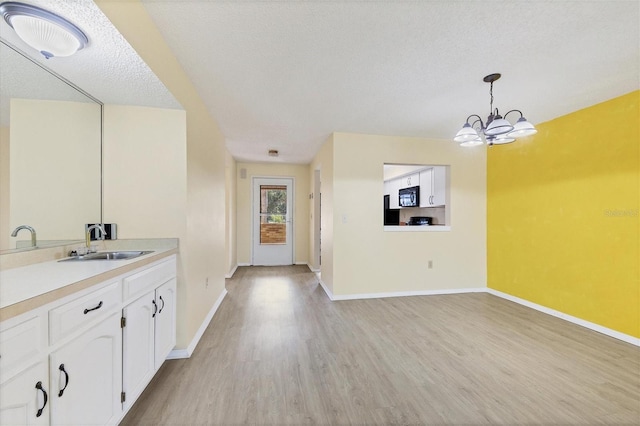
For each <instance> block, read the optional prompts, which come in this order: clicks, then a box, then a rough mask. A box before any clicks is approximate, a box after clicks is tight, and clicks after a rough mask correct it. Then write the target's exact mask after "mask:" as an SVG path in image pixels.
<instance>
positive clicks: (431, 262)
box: [427, 260, 433, 269]
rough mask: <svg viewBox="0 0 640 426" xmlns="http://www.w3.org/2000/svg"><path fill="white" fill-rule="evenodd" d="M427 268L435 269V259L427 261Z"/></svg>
mask: <svg viewBox="0 0 640 426" xmlns="http://www.w3.org/2000/svg"><path fill="white" fill-rule="evenodd" d="M427 268H429V269H433V260H430V261H428V262H427Z"/></svg>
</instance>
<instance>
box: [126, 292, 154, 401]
mask: <svg viewBox="0 0 640 426" xmlns="http://www.w3.org/2000/svg"><path fill="white" fill-rule="evenodd" d="M154 300H155V292H153V291H151V292H149V293H148V294H145V295H144V296H142V297H141V298H140V299H138V300H136V301H135V302H133V303H131V304H130V305H128V306H126V307H125V308H124V309H123V316H124V317H125V318H126V319H127V324H126V326H125V327H124V328H123V329H122V345H123V350H122V354H123V356H122V362H123V365H122V371H123V372H122V380H123V383H122V389H123V391H124V392H125V394H126V399H125V401H124V406H125V407H129V406H130V405H131V403H132V402H133V401H135V399H136V398H137V397H138V396H139V395H140V394H141V393H142V391H143V390H144V388H145V387H146V386H147V384H148V383H149V382H150V381H151V378H152V377H153V375H154V374H155V372H156V370H155V368H154V363H153V354H154V341H155V340H154V317H153V313H154V310H155V308H154V306H153V301H154Z"/></svg>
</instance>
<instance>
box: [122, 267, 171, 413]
mask: <svg viewBox="0 0 640 426" xmlns="http://www.w3.org/2000/svg"><path fill="white" fill-rule="evenodd" d="M124 282H125V294H136V295H138V294H140V290H141V289H146V290H147V293H146V294H144V295H143V296H142V297H139V298H138V299H135V301H134V302H131V303H128V304H127V302H125V307H124V309H123V311H122V312H123V318H124V320H125V326H124V328H123V342H124V350H123V392H124V395H125V400H124V406H125V409H126V408H128V407H129V406H130V405H131V404H132V403H133V402H134V401H135V399H136V398H137V397H138V396H139V395H140V394H141V393H142V391H143V390H144V388H145V387H146V386H147V384H148V383H149V382H150V381H151V378H152V377H153V375H154V374H155V372H156V371H157V370H158V369H159V368H160V366H161V365H162V363H163V362H164V361H165V360H166V359H167V356H168V355H169V352H171V350H172V349H173V348H174V346H175V344H176V279H175V262H172V263H169V262H167V263H164V264H162V263H161V264H159V265H156V266H154V267H152V268H149V269H148V270H147V271H143V272H142V273H139V274H136V275H132V276H130V277H127V278H125V280H124Z"/></svg>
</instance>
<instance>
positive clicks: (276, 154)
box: [269, 149, 280, 157]
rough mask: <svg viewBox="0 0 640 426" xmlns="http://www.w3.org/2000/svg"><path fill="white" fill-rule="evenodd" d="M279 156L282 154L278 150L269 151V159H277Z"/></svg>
mask: <svg viewBox="0 0 640 426" xmlns="http://www.w3.org/2000/svg"><path fill="white" fill-rule="evenodd" d="M278 154H280V153H279V152H278V150H277V149H270V150H269V157H277V156H278Z"/></svg>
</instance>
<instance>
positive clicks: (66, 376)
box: [58, 364, 69, 398]
mask: <svg viewBox="0 0 640 426" xmlns="http://www.w3.org/2000/svg"><path fill="white" fill-rule="evenodd" d="M58 370H60V371H62V372H63V373H64V387H63V388H62V389H60V392H59V393H58V398H59V397H61V396H62V394H63V393H64V390H65V389H66V388H67V386H68V385H69V373H67V371H66V370H65V369H64V364H60V367H58Z"/></svg>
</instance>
